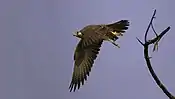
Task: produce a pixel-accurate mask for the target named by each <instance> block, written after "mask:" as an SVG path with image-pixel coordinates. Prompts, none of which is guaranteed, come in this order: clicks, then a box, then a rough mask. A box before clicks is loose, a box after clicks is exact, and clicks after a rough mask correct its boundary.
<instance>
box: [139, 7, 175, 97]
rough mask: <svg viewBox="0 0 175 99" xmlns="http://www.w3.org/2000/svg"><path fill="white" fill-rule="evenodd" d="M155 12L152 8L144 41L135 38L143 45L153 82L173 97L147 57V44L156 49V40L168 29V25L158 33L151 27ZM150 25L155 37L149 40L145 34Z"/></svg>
mask: <svg viewBox="0 0 175 99" xmlns="http://www.w3.org/2000/svg"><path fill="white" fill-rule="evenodd" d="M155 14H156V10H154V14H153V16H152V18H151V21H150V23H149V25H148V28H147V30H146V33H145V43H143V42H142V41H141V40H139V39H138V38H137V40H138V41H139V42H140V43H141V44H142V45H143V47H144V58H145V60H146V63H147V67H148V69H149V71H150V73H151V75H152V77H153V78H154V80H155V82H156V83H157V85H158V86H159V87H160V88H161V89H162V91H163V92H164V93H165V94H166V95H167V96H168V97H169V99H175V96H173V95H172V94H171V93H170V92H169V91H168V90H167V88H166V87H165V86H164V84H163V83H162V82H161V81H160V80H159V78H158V77H157V75H156V74H155V72H154V70H153V68H152V65H151V62H150V57H149V54H148V48H149V45H151V44H154V48H153V51H154V50H155V49H156V47H157V48H158V42H159V41H160V40H161V38H162V37H163V36H164V35H165V34H166V33H167V32H168V31H169V30H170V27H167V28H166V29H165V30H164V31H162V32H161V33H160V34H159V35H158V34H157V33H156V32H155V29H154V27H153V24H152V22H153V19H154V18H155ZM150 26H151V27H152V29H153V31H154V33H155V35H156V37H155V38H153V39H151V40H147V35H148V31H149V28H150Z"/></svg>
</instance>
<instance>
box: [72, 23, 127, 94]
mask: <svg viewBox="0 0 175 99" xmlns="http://www.w3.org/2000/svg"><path fill="white" fill-rule="evenodd" d="M128 26H129V21H128V20H120V21H117V22H114V23H110V24H98V25H96V24H94V25H87V26H85V27H84V28H83V29H81V30H80V31H76V32H75V34H73V36H75V37H77V38H79V39H80V41H79V43H78V44H77V47H76V49H75V52H74V69H73V73H72V80H71V83H70V85H69V89H70V92H71V91H74V92H75V90H76V89H79V88H80V86H81V85H84V82H85V81H86V80H87V76H89V73H90V72H91V68H92V66H93V64H94V60H95V59H96V58H97V55H98V54H99V51H100V47H101V45H102V43H103V41H109V42H111V43H112V44H113V45H115V46H117V47H120V46H119V45H118V44H117V43H115V41H116V40H117V39H118V37H119V36H123V33H125V32H126V30H127V29H128Z"/></svg>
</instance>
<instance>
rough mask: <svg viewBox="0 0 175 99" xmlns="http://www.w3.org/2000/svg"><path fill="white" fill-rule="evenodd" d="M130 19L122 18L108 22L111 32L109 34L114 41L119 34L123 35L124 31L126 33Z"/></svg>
mask: <svg viewBox="0 0 175 99" xmlns="http://www.w3.org/2000/svg"><path fill="white" fill-rule="evenodd" d="M128 26H129V21H128V20H120V21H118V22H115V23H112V24H108V25H107V27H109V29H110V32H109V34H108V37H109V38H110V39H112V40H114V41H116V40H117V39H118V36H122V35H123V34H122V33H125V31H126V30H127V29H128Z"/></svg>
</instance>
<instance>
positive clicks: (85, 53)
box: [69, 39, 103, 92]
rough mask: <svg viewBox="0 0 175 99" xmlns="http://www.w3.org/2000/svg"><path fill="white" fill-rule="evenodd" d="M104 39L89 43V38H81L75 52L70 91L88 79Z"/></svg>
mask: <svg viewBox="0 0 175 99" xmlns="http://www.w3.org/2000/svg"><path fill="white" fill-rule="evenodd" d="M102 42H103V40H102V39H99V40H96V42H93V43H91V44H88V40H87V39H86V40H84V39H81V40H80V42H79V43H78V45H77V48H76V50H75V53H74V60H75V63H74V71H73V75H72V81H71V83H70V86H69V89H70V92H71V91H72V89H73V90H74V91H75V90H76V88H78V89H79V88H80V85H81V83H82V85H84V81H85V80H87V76H89V72H90V71H91V68H92V66H93V63H94V60H95V59H96V57H97V54H98V53H99V51H100V47H101V44H102Z"/></svg>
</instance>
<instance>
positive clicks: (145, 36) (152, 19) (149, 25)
mask: <svg viewBox="0 0 175 99" xmlns="http://www.w3.org/2000/svg"><path fill="white" fill-rule="evenodd" d="M155 15H156V10H154V13H153V16H152V18H151V21H150V23H149V25H148V28H147V29H146V33H145V42H147V35H148V31H149V28H150V26H151V24H152V21H153V19H154V18H155Z"/></svg>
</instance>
